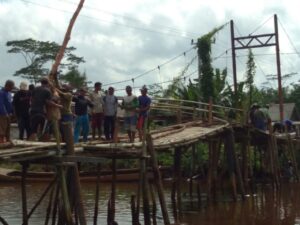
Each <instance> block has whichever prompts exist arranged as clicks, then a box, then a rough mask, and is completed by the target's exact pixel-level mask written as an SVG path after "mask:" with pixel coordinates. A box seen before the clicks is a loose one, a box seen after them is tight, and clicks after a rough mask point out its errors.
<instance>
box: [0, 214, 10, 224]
mask: <svg viewBox="0 0 300 225" xmlns="http://www.w3.org/2000/svg"><path fill="white" fill-rule="evenodd" d="M0 222H1V223H2V224H3V225H8V223H7V222H6V221H5V219H3V218H2V217H1V216H0Z"/></svg>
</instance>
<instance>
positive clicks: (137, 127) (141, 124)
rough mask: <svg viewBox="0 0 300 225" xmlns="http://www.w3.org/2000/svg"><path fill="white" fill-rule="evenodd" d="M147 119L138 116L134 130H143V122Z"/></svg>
mask: <svg viewBox="0 0 300 225" xmlns="http://www.w3.org/2000/svg"><path fill="white" fill-rule="evenodd" d="M146 118H147V117H145V116H139V118H138V122H137V125H136V129H138V130H139V129H143V128H144V124H145V120H146Z"/></svg>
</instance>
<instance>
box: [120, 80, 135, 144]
mask: <svg viewBox="0 0 300 225" xmlns="http://www.w3.org/2000/svg"><path fill="white" fill-rule="evenodd" d="M126 93H127V95H126V96H124V98H123V102H122V108H123V109H124V127H125V130H126V131H127V134H128V137H129V142H131V143H133V142H134V138H135V132H136V122H137V115H136V109H137V108H138V100H137V97H136V96H135V95H133V94H132V88H131V87H130V86H127V87H126Z"/></svg>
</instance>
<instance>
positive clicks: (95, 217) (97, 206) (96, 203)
mask: <svg viewBox="0 0 300 225" xmlns="http://www.w3.org/2000/svg"><path fill="white" fill-rule="evenodd" d="M100 173H101V165H100V163H98V165H97V182H96V195H95V210H94V225H97V219H98V211H99V189H100Z"/></svg>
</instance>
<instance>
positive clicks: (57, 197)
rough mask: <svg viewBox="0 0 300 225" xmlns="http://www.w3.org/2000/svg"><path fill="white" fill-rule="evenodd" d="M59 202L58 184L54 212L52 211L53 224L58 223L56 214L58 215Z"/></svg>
mask: <svg viewBox="0 0 300 225" xmlns="http://www.w3.org/2000/svg"><path fill="white" fill-rule="evenodd" d="M58 203H59V184H57V187H56V193H55V197H54V203H53V213H52V223H51V224H52V225H55V224H56V216H57V210H58Z"/></svg>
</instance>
